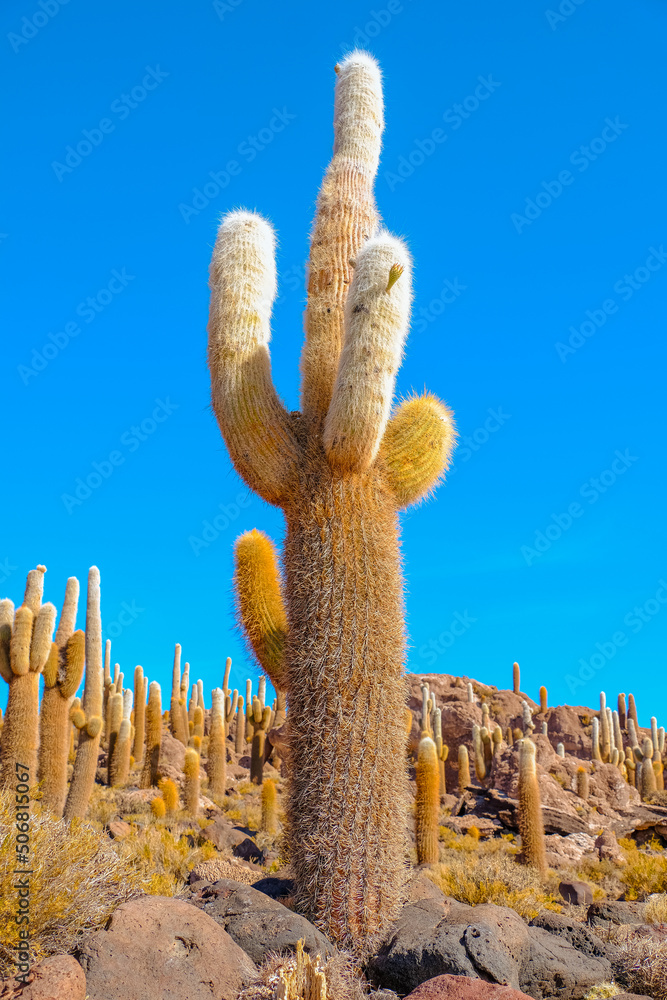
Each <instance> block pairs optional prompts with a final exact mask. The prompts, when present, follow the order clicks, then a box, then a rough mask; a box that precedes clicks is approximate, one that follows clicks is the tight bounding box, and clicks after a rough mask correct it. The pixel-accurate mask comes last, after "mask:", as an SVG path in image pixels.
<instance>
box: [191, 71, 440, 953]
mask: <svg viewBox="0 0 667 1000" xmlns="http://www.w3.org/2000/svg"><path fill="white" fill-rule="evenodd" d="M382 128H383V110H382V94H381V83H380V73H379V70H378V67H377V65H376V64H375V62H374V61H373V59H372V58H371V57H369V56H368V55H366V54H364V53H352V54H351V55H349V56H348V57H346V59H345V60H344V61H343V62H342V63H341V64H340V65H339V66H338V83H337V87H336V109H335V116H334V132H335V143H334V154H333V160H332V162H331V165H330V167H329V169H328V171H327V173H326V176H325V179H324V182H323V185H322V189H321V191H320V196H319V200H318V207H317V213H316V219H315V225H314V229H313V235H312V241H311V253H310V264H309V284H308V301H307V307H306V316H305V329H306V341H305V346H304V350H303V355H302V365H301V368H302V375H303V380H302V407H301V413H288V412H287V410H286V409H285V408H284V406H283V404H282V403H281V401H280V400H279V398H278V396H277V394H276V392H275V389H274V388H273V385H272V382H271V377H270V362H269V353H268V341H269V316H270V310H271V305H272V302H273V299H274V297H275V291H276V277H275V261H274V237H273V233H272V231H271V229H270V227H269V226H268V224H267V223H266V222H264V220H263V219H261V218H260V217H258V216H257V215H253V214H251V213H247V212H234V213H231V214H230V215H229V216H227V217H226V219H225V220H224V221H223V223H222V226H221V228H220V231H219V234H218V238H217V241H216V246H215V250H214V254H213V261H212V265H211V289H212V296H211V311H210V321H209V366H210V370H211V383H212V397H213V407H214V410H215V412H216V415H217V418H218V422H219V425H220V429H221V431H222V434H223V437H224V439H225V442H226V444H227V447H228V449H229V452H230V455H231V458H232V461H233V462H234V465H235V467H236V469H237V471H238V472H239V474H240V475H241V476H242V477H243V478H244V479H245V481H246V482H247V484H248V485H249V486H250V487H251V488H252V489H253V490H255V492H256V493H258V494H259V496H261V497H262V498H263V499H264V500H266V501H268V502H269V503H272V504H275V505H277V506H280V507H282V509H283V511H284V513H285V517H286V521H287V539H286V543H285V548H284V554H283V555H284V563H285V595H284V600H286V602H287V606H288V611H287V613H286V620H288V621H289V630H288V633H287V637H286V640H285V657H284V676H285V678H286V686H287V690H288V694H289V706H290V711H289V714H288V728H289V746H290V768H289V785H288V801H287V815H288V839H289V849H290V859H291V864H292V867H293V870H294V873H295V880H296V884H297V890H298V895H299V901H300V905H301V906H302V907H303V908H304V909H305V911H306V912H307V913H308V914H309V916H310V917H311V918H312V919H314V920H315V922H316V923H317V924H318V926H319V927H321V928H322V929H324V930H325V931H326V932H327V933H328V934H329V935H330V936H331V938H332V939H333V940H335V941H336V942H337V943H338V944H344V945H350V946H352V947H354V948H358V949H361V950H363V948H364V947H365V945H366V944H367V942H368V941H369V939H370V938H371V937H372V936H374V935H376V934H378V933H379V932H381V931H382V930H384V929H385V928H386V927H388V926H389V925H390V924H391V922H392V920H393V919H394V917H395V915H396V913H397V911H398V908H399V907H400V903H401V893H402V884H403V880H404V868H403V862H402V858H403V851H404V834H403V823H402V822H401V820H400V819H399V818H398V816H397V811H398V814H399V815H400V813H401V812H402V811H404V810H405V809H406V804H405V794H404V789H405V761H404V754H403V742H404V738H403V705H404V688H403V683H402V679H401V670H402V664H403V656H404V628H403V608H402V582H401V578H400V570H399V550H398V535H397V515H398V511H399V510H400V509H402V508H403V507H405V506H407V505H409V504H411V503H414V502H415V501H417V500H419V499H421V498H422V497H423V496H425V495H427V494H428V493H430V492H431V490H432V489H433V488H434V486H435V485H436V484H437V483H438V481H439V480H440V478H441V476H442V474H443V472H444V469H445V468H446V466H447V464H448V460H449V455H450V452H451V448H452V445H453V439H454V432H453V425H452V420H451V414H450V413H449V411H448V410H447V409H446V408H445V407H444V406H443V405H442V404H441V403H439V402H438V401H437V400H436V399H435V398H434V397H432V396H429V395H425V396H423V397H420V398H416V399H410V400H408V401H406V402H405V403H403V404H402V405H401V406H400V407H399V408H398V410H397V411H396V412H395V413H394V415H393V416H390V408H391V402H392V395H393V388H394V380H395V376H396V371H397V369H398V365H399V362H400V356H401V351H402V346H403V341H404V339H405V335H406V332H407V326H408V317H409V308H410V297H411V291H410V260H409V256H408V254H407V251H406V249H405V247H404V246H403V244H402V243H400V241H398V240H396V239H394V238H393V237H391V236H389V235H388V234H386V233H383V232H381V231H379V230H378V216H377V211H376V208H375V204H374V199H373V190H372V188H373V181H374V177H375V173H376V171H377V165H378V159H379V152H380V137H381V133H382ZM351 261H352V262H353V264H351V263H350V262H351ZM401 271H402V274H401ZM399 275H400V276H399ZM396 279H398V280H396ZM332 609H335V611H334V612H333V613H332ZM334 637H335V641H334ZM246 704H247V699H246ZM332 778H333V780H332Z"/></svg>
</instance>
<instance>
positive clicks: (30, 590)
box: [23, 566, 46, 617]
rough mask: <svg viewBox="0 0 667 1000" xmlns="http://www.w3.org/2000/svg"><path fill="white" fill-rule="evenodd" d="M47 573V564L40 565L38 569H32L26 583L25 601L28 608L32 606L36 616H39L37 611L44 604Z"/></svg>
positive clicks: (31, 608)
mask: <svg viewBox="0 0 667 1000" xmlns="http://www.w3.org/2000/svg"><path fill="white" fill-rule="evenodd" d="M45 573H46V566H38V567H37V569H31V570H30V572H29V573H28V577H27V580H26V584H25V593H24V595H23V603H24V605H25V606H26V607H27V608H30V610H31V611H32V613H33V615H34V616H35V617H37V612H38V611H39V609H40V607H41V605H42V594H43V593H44V574H45Z"/></svg>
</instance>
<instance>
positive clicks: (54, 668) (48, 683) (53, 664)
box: [42, 642, 60, 688]
mask: <svg viewBox="0 0 667 1000" xmlns="http://www.w3.org/2000/svg"><path fill="white" fill-rule="evenodd" d="M59 664H60V653H59V652H58V647H57V646H56V644H55V642H52V643H51V649H50V650H49V655H48V658H47V661H46V663H45V664H44V669H43V670H42V676H43V678H44V687H45V688H52V687H55V686H56V684H57V683H58V666H59Z"/></svg>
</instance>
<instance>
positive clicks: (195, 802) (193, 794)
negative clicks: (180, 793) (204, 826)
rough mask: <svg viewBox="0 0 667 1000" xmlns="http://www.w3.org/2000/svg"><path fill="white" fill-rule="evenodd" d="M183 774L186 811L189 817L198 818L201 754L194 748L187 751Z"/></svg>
mask: <svg viewBox="0 0 667 1000" xmlns="http://www.w3.org/2000/svg"><path fill="white" fill-rule="evenodd" d="M183 773H184V775H185V789H184V798H185V811H186V812H187V814H188V815H189V816H192V817H193V818H196V817H197V816H198V815H199V754H198V753H197V751H196V750H195V749H193V748H192V747H188V749H187V750H186V751H185V763H184V764H183Z"/></svg>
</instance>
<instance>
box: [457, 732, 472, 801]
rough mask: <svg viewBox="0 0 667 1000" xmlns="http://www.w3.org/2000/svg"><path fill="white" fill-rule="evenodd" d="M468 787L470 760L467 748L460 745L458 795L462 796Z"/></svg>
mask: <svg viewBox="0 0 667 1000" xmlns="http://www.w3.org/2000/svg"><path fill="white" fill-rule="evenodd" d="M469 785H470V758H469V756H468V748H467V747H466V746H464V744H461V746H460V747H459V795H463V793H464V792H465V790H466V788H468V786H469Z"/></svg>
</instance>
